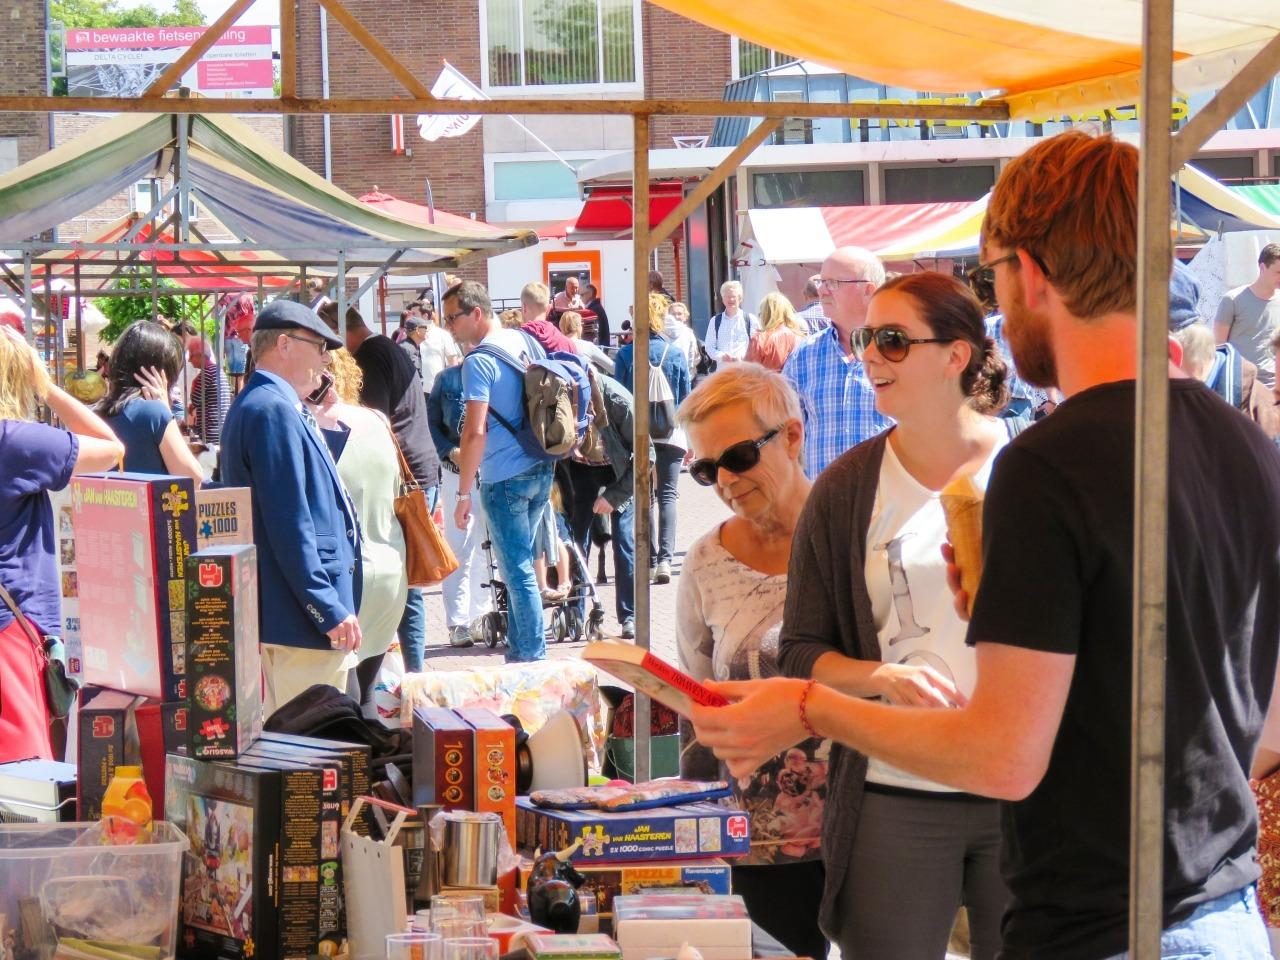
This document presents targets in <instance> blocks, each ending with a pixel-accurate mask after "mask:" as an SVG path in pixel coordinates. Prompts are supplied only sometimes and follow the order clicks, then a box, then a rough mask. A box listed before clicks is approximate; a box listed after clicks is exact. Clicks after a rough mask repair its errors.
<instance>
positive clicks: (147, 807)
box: [102, 767, 152, 844]
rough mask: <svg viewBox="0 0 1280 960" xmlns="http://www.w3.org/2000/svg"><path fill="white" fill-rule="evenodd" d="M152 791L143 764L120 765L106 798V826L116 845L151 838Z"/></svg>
mask: <svg viewBox="0 0 1280 960" xmlns="http://www.w3.org/2000/svg"><path fill="white" fill-rule="evenodd" d="M151 820H152V810H151V794H149V793H148V792H147V785H146V783H145V782H144V781H143V779H142V768H141V767H116V772H115V774H114V775H113V776H112V778H111V782H110V783H109V784H107V792H106V794H105V795H104V796H103V798H102V828H103V833H104V835H105V839H106V841H107V842H108V843H112V844H130V843H146V842H147V841H148V840H150V839H151Z"/></svg>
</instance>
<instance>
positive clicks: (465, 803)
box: [413, 707, 476, 810]
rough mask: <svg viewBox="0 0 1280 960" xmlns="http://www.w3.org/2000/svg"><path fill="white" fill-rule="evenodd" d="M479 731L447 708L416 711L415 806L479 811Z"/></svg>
mask: <svg viewBox="0 0 1280 960" xmlns="http://www.w3.org/2000/svg"><path fill="white" fill-rule="evenodd" d="M475 758H476V752H475V730H474V729H472V727H471V724H469V723H467V722H466V721H465V720H463V719H462V718H461V717H460V716H458V714H457V713H455V712H454V711H453V710H450V709H448V708H446V707H417V708H415V709H414V711H413V805H414V806H415V807H420V806H422V805H423V804H426V803H438V804H440V805H442V806H443V807H444V808H445V809H446V810H475V809H476V808H475V801H476V791H475V786H476V767H475V764H476V759H475Z"/></svg>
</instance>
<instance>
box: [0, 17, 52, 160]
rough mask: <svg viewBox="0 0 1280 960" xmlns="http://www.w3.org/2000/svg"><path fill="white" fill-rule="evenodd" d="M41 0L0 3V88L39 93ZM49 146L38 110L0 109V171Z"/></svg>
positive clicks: (44, 73) (42, 83)
mask: <svg viewBox="0 0 1280 960" xmlns="http://www.w3.org/2000/svg"><path fill="white" fill-rule="evenodd" d="M44 28H45V0H8V2H7V3H4V4H0V64H3V65H4V67H3V69H0V92H3V93H4V94H5V95H7V96H29V97H38V96H43V95H44V94H45V93H46V91H47V87H46V84H47V83H48V80H47V79H46V78H47V77H48V73H49V71H48V66H47V64H48V61H47V58H46V55H45V41H44ZM48 149H49V122H48V118H47V116H46V115H45V114H42V113H0V172H3V171H5V170H10V169H12V168H13V167H16V166H17V165H18V164H20V163H26V162H27V161H28V160H31V159H33V158H35V157H37V156H39V155H40V154H42V153H44V152H45V151H46V150H48Z"/></svg>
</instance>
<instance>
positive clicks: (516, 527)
mask: <svg viewBox="0 0 1280 960" xmlns="http://www.w3.org/2000/svg"><path fill="white" fill-rule="evenodd" d="M550 497H551V464H549V463H545V464H539V465H538V466H536V467H531V468H530V469H528V470H526V471H525V472H524V473H518V474H516V475H515V476H514V477H511V478H509V479H507V480H498V481H496V482H494V483H483V482H482V483H481V484H480V499H481V502H482V503H483V504H484V512H485V517H486V519H487V520H488V522H489V540H490V541H491V542H492V543H493V554H494V559H495V560H496V561H497V563H498V573H499V574H500V575H501V576H502V581H503V583H505V584H506V585H507V662H508V663H515V662H519V661H526V660H541V659H543V658H544V657H545V656H546V654H547V643H546V637H545V631H546V624H545V621H544V620H543V618H542V596H541V595H540V594H539V592H538V580H537V577H535V576H534V573H533V534H534V531H535V530H536V529H537V527H538V519H539V517H541V515H542V511H543V510H544V509H545V508H546V505H547V501H548V500H549V499H550Z"/></svg>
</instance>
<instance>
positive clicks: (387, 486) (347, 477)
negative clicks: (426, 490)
mask: <svg viewBox="0 0 1280 960" xmlns="http://www.w3.org/2000/svg"><path fill="white" fill-rule="evenodd" d="M329 369H330V371H331V372H332V373H333V377H334V383H333V386H332V387H331V388H330V389H329V392H328V393H326V394H325V395H324V398H323V399H322V400H321V401H320V403H319V404H314V405H312V408H311V409H312V411H313V412H314V413H315V417H316V422H317V423H319V424H320V426H321V427H322V428H324V429H328V430H341V429H342V428H343V427H346V428H347V429H349V430H350V434H349V436H348V437H347V442H346V446H345V447H343V449H342V452H341V454H340V455H339V457H338V476H339V477H341V478H342V484H343V486H345V487H346V488H347V493H348V494H349V495H350V497H351V504H352V506H353V507H355V511H356V516H357V517H359V518H360V532H361V539H360V564H361V584H362V589H361V594H360V610H359V613H358V614H357V617H358V619H359V621H360V631H361V632H362V633H363V634H364V640H363V641H362V642H361V644H360V649H359V651H357V652H358V654H359V657H360V664H359V666H358V667H357V668H356V677H357V678H358V679H359V682H360V697H361V700H362V701H364V700H367V699H368V697H369V693H370V691H371V690H372V689H373V681H374V680H375V679H376V678H377V676H378V668H379V667H380V666H381V665H382V658H383V656H384V655H385V654H386V652H387V648H388V647H390V646H391V641H392V640H394V639H395V635H396V629H397V627H398V626H399V625H400V616H401V614H402V613H404V604H405V597H406V596H407V595H408V591H409V580H408V575H407V574H406V572H405V558H406V553H405V544H404V530H403V529H401V527H400V521H399V520H397V519H396V514H395V498H396V496H397V495H398V494H399V492H400V457H399V455H398V454H397V453H396V444H395V440H394V438H393V435H392V433H391V425H390V424H389V423H387V421H386V420H384V419H383V417H382V415H381V414H379V413H377V412H376V411H374V410H370V409H369V408H368V407H362V406H360V388H361V386H362V385H363V379H364V375H363V374H362V372H361V370H360V367H359V365H358V364H357V363H356V361H355V358H354V357H352V356H351V354H350V353H348V352H347V351H346V350H334V351H333V352H332V353H331V354H330V366H329Z"/></svg>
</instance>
